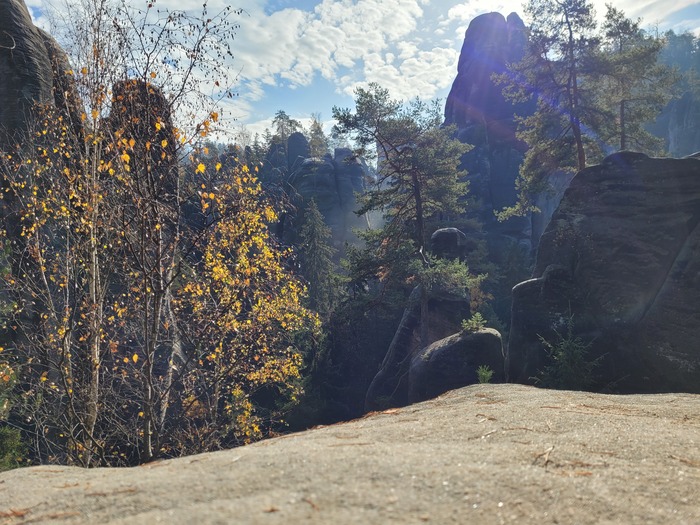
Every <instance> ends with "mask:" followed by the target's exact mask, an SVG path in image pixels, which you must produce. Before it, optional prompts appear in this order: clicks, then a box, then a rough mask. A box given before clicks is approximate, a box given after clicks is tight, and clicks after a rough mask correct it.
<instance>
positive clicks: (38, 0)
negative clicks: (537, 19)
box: [25, 0, 700, 132]
mask: <svg viewBox="0 0 700 525" xmlns="http://www.w3.org/2000/svg"><path fill="white" fill-rule="evenodd" d="M25 1H26V2H27V5H28V6H29V7H30V9H31V10H32V12H33V14H34V15H35V17H37V18H38V23H39V25H42V23H45V22H44V21H42V19H41V12H42V11H41V8H42V3H43V2H44V1H45V0H25ZM132 1H133V2H134V3H137V2H138V1H140V0H132ZM202 1H203V0H157V6H158V7H160V8H170V9H189V8H191V9H193V10H195V11H196V10H198V9H200V8H201V3H202ZM607 1H608V2H609V1H610V0H607ZM605 3H606V0H593V4H594V5H595V7H596V10H597V12H598V14H599V15H602V14H603V13H604V12H605ZM208 4H209V6H210V9H211V11H212V12H214V11H216V10H217V9H220V8H222V7H223V6H225V5H231V6H233V7H241V8H243V9H244V13H243V14H242V15H240V16H239V17H238V19H237V21H238V23H239V24H240V28H239V29H238V30H237V32H236V35H235V39H234V55H235V58H234V60H233V62H232V63H231V65H230V67H231V69H232V70H233V71H236V72H238V81H237V84H236V86H235V91H237V92H238V94H239V96H238V97H237V98H235V99H234V100H233V101H232V102H231V103H229V104H228V105H227V106H226V108H225V116H226V117H227V122H228V125H229V126H232V127H235V128H239V129H245V130H247V131H249V132H259V131H262V130H263V129H264V128H265V127H266V126H269V125H270V119H271V118H272V116H273V115H274V113H275V112H276V111H277V110H279V109H283V110H284V111H286V112H287V113H288V114H289V115H291V116H292V117H294V118H297V119H300V120H302V121H303V122H307V121H308V119H309V118H310V117H311V114H312V113H320V114H321V117H322V119H323V120H328V121H330V119H331V108H332V107H333V106H334V105H337V106H341V107H351V106H352V92H353V90H354V89H355V88H356V87H358V86H363V85H366V84H367V83H368V82H378V83H379V84H381V85H383V86H385V87H386V88H388V89H389V90H390V91H391V93H392V95H393V96H394V97H395V98H399V99H409V98H413V97H416V96H419V97H421V98H425V99H431V98H443V99H444V98H445V97H446V96H447V93H448V92H449V89H450V86H451V84H452V81H453V79H454V77H455V74H456V71H457V59H458V56H459V50H460V48H461V45H462V41H463V38H464V31H465V30H466V28H467V26H468V24H469V22H470V20H471V19H472V18H474V17H475V16H477V15H479V14H481V13H486V12H490V11H499V12H501V13H503V14H504V15H507V14H508V13H510V12H512V11H516V12H518V13H519V14H521V16H522V13H523V9H522V1H520V0H470V1H465V0H209V2H208ZM614 4H615V6H616V7H618V8H621V9H623V10H624V11H625V13H626V14H627V15H628V16H630V17H635V18H636V17H642V18H643V19H644V24H643V25H644V26H646V27H658V29H659V30H660V31H665V30H667V29H671V28H673V29H674V30H676V31H684V30H691V31H695V32H696V33H698V34H700V3H698V2H695V1H690V0H616V1H615V2H614ZM525 21H526V23H527V19H526V20H525Z"/></svg>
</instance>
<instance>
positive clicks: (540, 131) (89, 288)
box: [0, 0, 700, 469]
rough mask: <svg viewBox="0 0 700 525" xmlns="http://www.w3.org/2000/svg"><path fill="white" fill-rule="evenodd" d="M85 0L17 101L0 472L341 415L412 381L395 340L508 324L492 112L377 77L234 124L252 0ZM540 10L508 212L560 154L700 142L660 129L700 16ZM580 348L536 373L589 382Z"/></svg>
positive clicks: (675, 100)
mask: <svg viewBox="0 0 700 525" xmlns="http://www.w3.org/2000/svg"><path fill="white" fill-rule="evenodd" d="M83 6H84V7H85V9H83V10H82V11H81V12H80V13H81V16H82V18H80V19H79V20H77V21H74V22H73V23H72V25H66V26H65V27H63V28H62V31H60V32H59V33H58V34H57V35H56V37H57V38H58V39H59V41H60V43H61V45H62V47H63V48H64V49H65V50H66V52H67V56H64V55H62V54H61V53H58V54H54V55H53V56H52V60H51V69H52V71H53V83H54V87H53V92H52V95H51V97H49V99H47V100H44V101H38V102H36V103H35V104H34V105H33V107H31V111H29V110H28V111H27V114H28V115H30V116H29V117H27V118H26V119H25V120H23V121H22V122H21V123H19V124H17V125H14V127H13V128H12V129H7V128H8V126H7V124H6V123H2V124H3V126H5V128H6V129H5V130H4V131H3V133H2V149H3V151H2V166H1V169H2V183H3V194H2V207H1V212H2V230H3V231H2V238H1V240H2V250H1V251H0V255H1V257H0V265H1V266H2V272H1V274H2V275H1V279H0V283H1V287H2V293H1V294H0V322H1V328H2V331H1V332H0V469H3V468H12V467H14V466H18V465H27V464H37V463H62V464H74V465H80V466H85V467H92V466H107V465H113V466H125V465H136V464H139V463H143V462H148V461H152V460H154V459H157V458H163V457H174V456H181V455H185V454H193V453H199V452H203V451H209V450H217V449H221V448H228V447H233V446H238V445H241V444H245V443H249V442H251V441H253V440H257V439H261V438H264V437H267V436H272V435H276V434H279V433H283V432H288V431H290V430H298V429H303V428H308V427H310V426H313V425H317V424H328V423H333V422H337V421H341V420H347V419H350V418H353V417H358V416H360V415H362V414H363V413H364V411H365V410H366V409H367V408H371V409H385V408H389V407H391V406H396V405H397V404H405V403H408V402H409V401H410V400H411V394H410V392H409V393H403V394H401V393H400V392H404V390H405V388H406V387H405V384H404V383H405V381H406V379H405V377H406V376H407V374H408V368H407V366H408V363H407V360H406V358H397V357H396V356H398V355H400V348H399V346H401V345H402V344H407V345H409V344H410V345H414V346H415V347H417V348H423V347H426V346H428V345H429V344H431V343H432V342H434V341H436V340H437V339H440V338H442V337H445V336H447V335H449V334H451V333H455V332H463V333H470V332H478V331H479V330H481V329H482V328H484V327H490V328H493V329H495V331H493V333H494V334H500V337H503V338H504V339H505V337H506V335H507V333H508V330H509V323H510V290H511V289H512V287H513V286H514V285H516V284H517V283H519V282H521V281H524V280H525V279H528V278H529V276H530V273H531V269H532V264H533V252H534V249H535V248H536V246H534V245H522V244H521V243H520V244H519V243H518V242H513V243H511V244H509V245H503V244H499V245H498V246H495V245H494V244H493V243H490V241H489V238H488V236H487V235H486V233H485V230H484V224H483V221H482V219H481V216H480V208H479V206H480V200H479V198H478V197H477V196H475V194H474V193H472V189H473V187H475V186H476V185H478V180H476V179H475V178H474V177H473V176H474V173H473V171H474V170H473V168H472V165H471V164H470V161H469V159H470V158H473V157H469V155H474V152H475V151H477V150H478V148H479V147H483V144H484V138H483V137H484V136H486V135H487V131H485V130H481V131H478V132H475V131H473V130H471V131H470V132H469V133H468V134H466V135H465V133H463V132H462V130H463V129H464V125H463V124H464V123H459V122H457V123H447V124H446V122H445V115H444V112H443V108H444V105H443V103H442V102H439V101H437V102H427V101H421V100H414V101H409V102H402V101H397V100H394V99H392V97H391V95H390V92H389V91H388V90H387V89H386V88H385V87H382V86H379V85H376V84H370V85H369V86H368V87H366V88H360V89H357V90H356V92H355V107H354V108H334V111H333V118H334V121H335V125H334V127H333V130H332V132H331V133H326V132H324V128H323V124H322V122H321V120H320V117H319V116H318V115H317V116H315V117H314V118H313V119H312V121H311V124H310V126H308V127H307V128H304V126H302V124H301V123H300V122H299V121H298V120H295V119H294V118H292V117H291V116H290V115H288V114H287V112H286V111H285V110H284V109H283V108H282V109H279V110H278V111H277V112H276V113H275V114H274V120H273V125H272V126H273V127H272V129H270V130H268V131H267V132H266V133H264V134H263V135H262V136H261V135H257V134H256V135H255V136H250V135H249V134H239V135H238V137H237V140H236V141H235V142H233V141H232V142H231V143H227V142H225V141H224V140H222V138H221V137H222V136H225V135H223V134H222V133H223V132H225V131H226V130H222V129H221V128H222V126H221V123H220V116H221V115H220V110H219V109H218V107H217V103H218V102H219V101H220V100H221V99H222V98H225V97H229V96H231V92H230V91H229V90H228V89H227V88H226V87H225V86H228V85H230V81H229V77H230V72H228V71H226V70H225V67H224V66H223V65H222V64H223V63H224V62H225V59H226V58H228V57H229V56H230V55H232V53H233V51H235V41H233V42H232V41H230V35H232V34H233V31H234V26H235V23H236V22H235V18H236V16H238V15H239V14H240V13H238V12H236V11H234V10H232V9H226V10H224V11H223V12H221V13H215V14H214V13H209V12H208V11H207V7H206V5H205V7H204V10H203V11H202V12H201V13H199V14H198V15H196V16H192V15H191V14H186V13H183V12H173V13H168V14H167V16H163V15H162V13H159V16H157V17H154V16H152V15H153V13H154V12H155V11H154V10H155V7H153V6H152V4H148V6H147V7H145V8H144V9H138V8H130V7H124V6H123V5H121V4H119V3H112V2H109V1H100V0H91V1H86V2H83ZM525 14H526V15H527V16H526V18H527V19H528V20H532V24H531V25H530V26H529V27H528V28H527V31H526V33H525V38H524V40H523V47H522V53H521V56H520V57H519V60H517V61H514V62H510V63H508V64H507V68H506V69H505V70H504V71H502V72H500V73H496V74H494V75H493V78H491V79H490V81H491V82H493V85H494V86H498V88H499V90H500V92H501V93H502V96H503V99H504V101H506V103H507V104H508V106H507V107H508V108H511V109H510V111H511V117H512V122H513V134H514V138H513V143H514V144H517V145H518V148H519V151H520V152H521V153H522V157H521V160H522V162H521V164H520V167H519V172H518V176H517V179H516V180H514V181H513V184H514V191H515V193H516V194H517V199H516V200H514V201H513V202H511V203H509V205H508V206H505V207H502V208H500V209H499V210H497V211H498V215H499V217H498V218H499V220H500V221H508V220H511V221H512V220H517V218H518V217H520V216H524V215H528V214H536V213H538V212H539V211H540V210H539V209H538V197H539V196H541V195H543V194H546V193H547V191H548V184H549V182H550V181H551V176H552V174H553V173H574V172H577V171H579V170H581V169H584V168H585V167H586V166H590V165H591V164H595V163H598V162H600V161H601V160H602V159H603V158H604V157H605V156H607V155H609V154H610V153H613V152H615V151H620V150H633V151H638V152H644V153H647V154H650V155H659V156H667V155H673V154H678V153H679V151H682V150H683V148H684V147H691V146H688V145H686V144H680V143H679V142H678V137H676V136H673V134H671V135H669V133H668V129H669V120H670V118H671V116H670V115H671V114H672V113H673V112H674V111H676V112H677V111H680V110H679V109H678V108H679V105H682V108H684V109H683V111H685V113H687V114H689V115H690V116H689V117H688V118H689V119H690V120H692V119H693V118H695V120H696V121H698V122H700V38H698V37H696V36H695V35H693V34H690V33H683V34H676V33H674V32H672V31H669V32H667V33H664V34H656V33H654V32H650V31H649V30H646V29H644V25H643V22H642V21H641V20H632V19H629V18H627V17H626V16H625V14H624V13H623V12H621V11H620V10H618V9H616V8H614V7H612V6H608V10H607V13H606V14H605V17H604V19H603V21H602V22H601V23H597V22H596V20H595V18H594V17H593V13H592V9H591V6H590V4H589V3H588V2H587V1H586V0H564V1H562V2H557V3H552V2H546V1H543V0H530V2H529V3H528V4H527V6H526V7H525ZM164 57H166V58H167V60H166V59H164ZM69 61H70V63H69ZM209 81H211V82H213V83H215V85H216V86H217V90H216V93H217V97H218V100H217V99H212V98H211V96H210V92H211V89H210V88H211V86H209V85H207V82H209ZM61 82H63V84H60V83H61ZM59 84H60V86H61V87H60V89H57V88H56V85H59ZM699 126H700V125H699ZM696 127H698V126H696ZM669 137H670V138H669ZM698 137H700V133H699V134H698ZM683 139H684V140H686V141H687V142H688V144H692V137H691V136H688V135H687V134H686V135H685V136H684V137H683ZM699 145H700V144H699ZM688 153H690V152H685V153H683V154H688ZM465 159H466V160H465ZM445 240H446V244H444V245H443V244H441V243H442V242H443V241H445ZM441 309H442V310H441ZM436 312H437V313H436ZM438 317H439V318H440V320H439V321H436V319H437V318H438ZM411 323H413V324H411ZM489 333H491V332H489ZM499 341H500V340H499ZM499 344H500V343H499ZM576 344H577V341H576V340H569V341H568V345H569V347H570V348H571V347H573V348H574V350H576V351H577V352H579V353H578V354H577V357H578V358H580V359H581V361H579V362H577V363H576V366H577V367H578V369H577V370H578V372H575V373H574V374H571V373H570V374H569V376H566V375H564V376H562V374H561V370H557V369H556V368H552V367H551V366H550V367H548V368H547V369H545V370H543V371H542V374H541V375H540V376H539V377H538V378H537V379H538V382H539V384H541V385H542V386H552V387H562V388H565V387H576V388H586V387H587V386H589V385H586V384H585V379H586V377H587V375H588V374H589V373H593V365H594V363H592V362H585V359H584V357H585V356H584V352H585V347H584V346H582V345H580V344H579V345H578V347H577V346H576ZM543 345H545V346H547V345H549V348H552V347H553V344H552V343H550V342H547V341H543ZM554 346H555V345H554ZM389 356H393V359H395V364H391V363H390V362H389V361H390V359H389ZM494 368H495V367H494V366H491V367H486V366H483V367H480V368H479V370H478V373H477V374H475V375H474V377H473V378H470V379H469V380H470V381H471V382H477V381H486V382H488V381H498V380H503V372H502V371H501V370H497V369H494ZM380 369H381V374H380V375H381V377H380V379H377V377H379V376H378V371H380ZM573 376H576V377H573ZM582 378H583V383H581V382H580V381H581V380H582ZM567 381H568V382H567ZM576 381H579V382H576ZM402 389H403V390H402ZM368 391H369V392H371V394H370V395H368Z"/></svg>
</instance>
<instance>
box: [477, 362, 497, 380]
mask: <svg viewBox="0 0 700 525" xmlns="http://www.w3.org/2000/svg"><path fill="white" fill-rule="evenodd" d="M476 377H477V379H478V380H479V383H481V384H484V383H490V382H491V378H492V377H493V370H491V368H490V367H488V366H486V365H481V366H480V367H479V368H477V369H476Z"/></svg>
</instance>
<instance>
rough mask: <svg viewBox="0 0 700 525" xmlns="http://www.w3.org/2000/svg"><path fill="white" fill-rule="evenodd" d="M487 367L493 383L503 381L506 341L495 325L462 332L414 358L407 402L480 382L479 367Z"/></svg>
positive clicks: (435, 344)
mask: <svg viewBox="0 0 700 525" xmlns="http://www.w3.org/2000/svg"><path fill="white" fill-rule="evenodd" d="M482 366H484V367H488V368H489V369H490V370H491V371H492V372H493V376H492V377H491V381H492V382H494V383H501V382H503V379H504V375H503V343H502V341H501V334H499V333H498V332H497V331H496V330H494V329H492V328H484V329H482V330H479V331H478V332H474V333H468V332H460V333H458V334H453V335H451V336H449V337H446V338H445V339H441V340H440V341H436V342H435V343H433V344H431V345H429V346H427V347H426V348H424V349H423V350H421V352H419V353H418V354H417V355H416V356H414V357H413V359H412V360H411V366H410V369H409V373H408V402H409V403H418V402H419V401H425V400H426V399H432V398H434V397H437V396H439V395H440V394H444V393H445V392H447V391H448V390H454V389H456V388H461V387H463V386H467V385H473V384H475V383H478V382H479V378H478V373H477V370H478V369H479V367H482Z"/></svg>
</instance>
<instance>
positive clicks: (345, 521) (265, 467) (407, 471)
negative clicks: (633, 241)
mask: <svg viewBox="0 0 700 525" xmlns="http://www.w3.org/2000/svg"><path fill="white" fill-rule="evenodd" d="M699 434H700V399H698V396H694V395H688V394H666V395H655V396H606V395H600V394H589V393H582V392H561V391H551V390H544V389H537V388H531V387H524V386H520V385H474V386H470V387H468V388H464V389H461V390H456V391H452V392H450V393H448V394H445V395H443V396H441V397H440V398H439V399H435V400H433V401H427V402H425V403H420V404H416V405H412V406H410V407H407V408H402V409H393V410H389V411H386V412H380V413H376V414H371V415H368V416H366V417H364V418H361V419H357V420H355V421H350V422H346V423H343V424H338V425H330V426H324V427H319V428H315V429H313V430H309V431H307V432H300V433H297V434H292V435H286V436H280V437H277V438H274V439H270V440H266V441H262V442H260V443H255V444H252V445H247V446H244V447H239V448H235V449H233V450H223V451H219V452H213V453H209V454H201V455H198V456H189V457H182V458H177V459H170V460H164V461H157V462H153V463H149V464H146V465H142V466H140V467H137V468H110V469H105V468H94V469H80V468H78V467H65V466H58V465H50V466H36V467H31V468H23V469H17V470H13V471H10V472H3V473H0V517H1V518H2V523H3V524H7V525H19V524H26V523H60V524H62V525H69V524H76V525H78V524H81V525H82V524H85V523H100V524H105V525H117V524H125V523H133V524H150V523H168V524H172V525H185V524H190V523H193V522H196V523H203V524H204V523H236V524H240V525H247V524H255V525H282V524H290V523H291V524H297V523H303V524H305V525H327V524H329V523H334V524H338V525H349V524H358V525H383V524H387V523H402V524H420V523H429V524H432V523H478V524H487V525H490V524H501V523H504V524H511V525H512V524H535V523H537V524H542V525H545V524H554V523H576V524H578V525H599V524H601V523H625V524H630V525H638V524H644V525H671V524H673V525H681V524H688V525H689V524H697V523H700V505H698V500H697V496H698V485H699V484H700V474H699V470H700V455H699V453H698V435H699Z"/></svg>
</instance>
